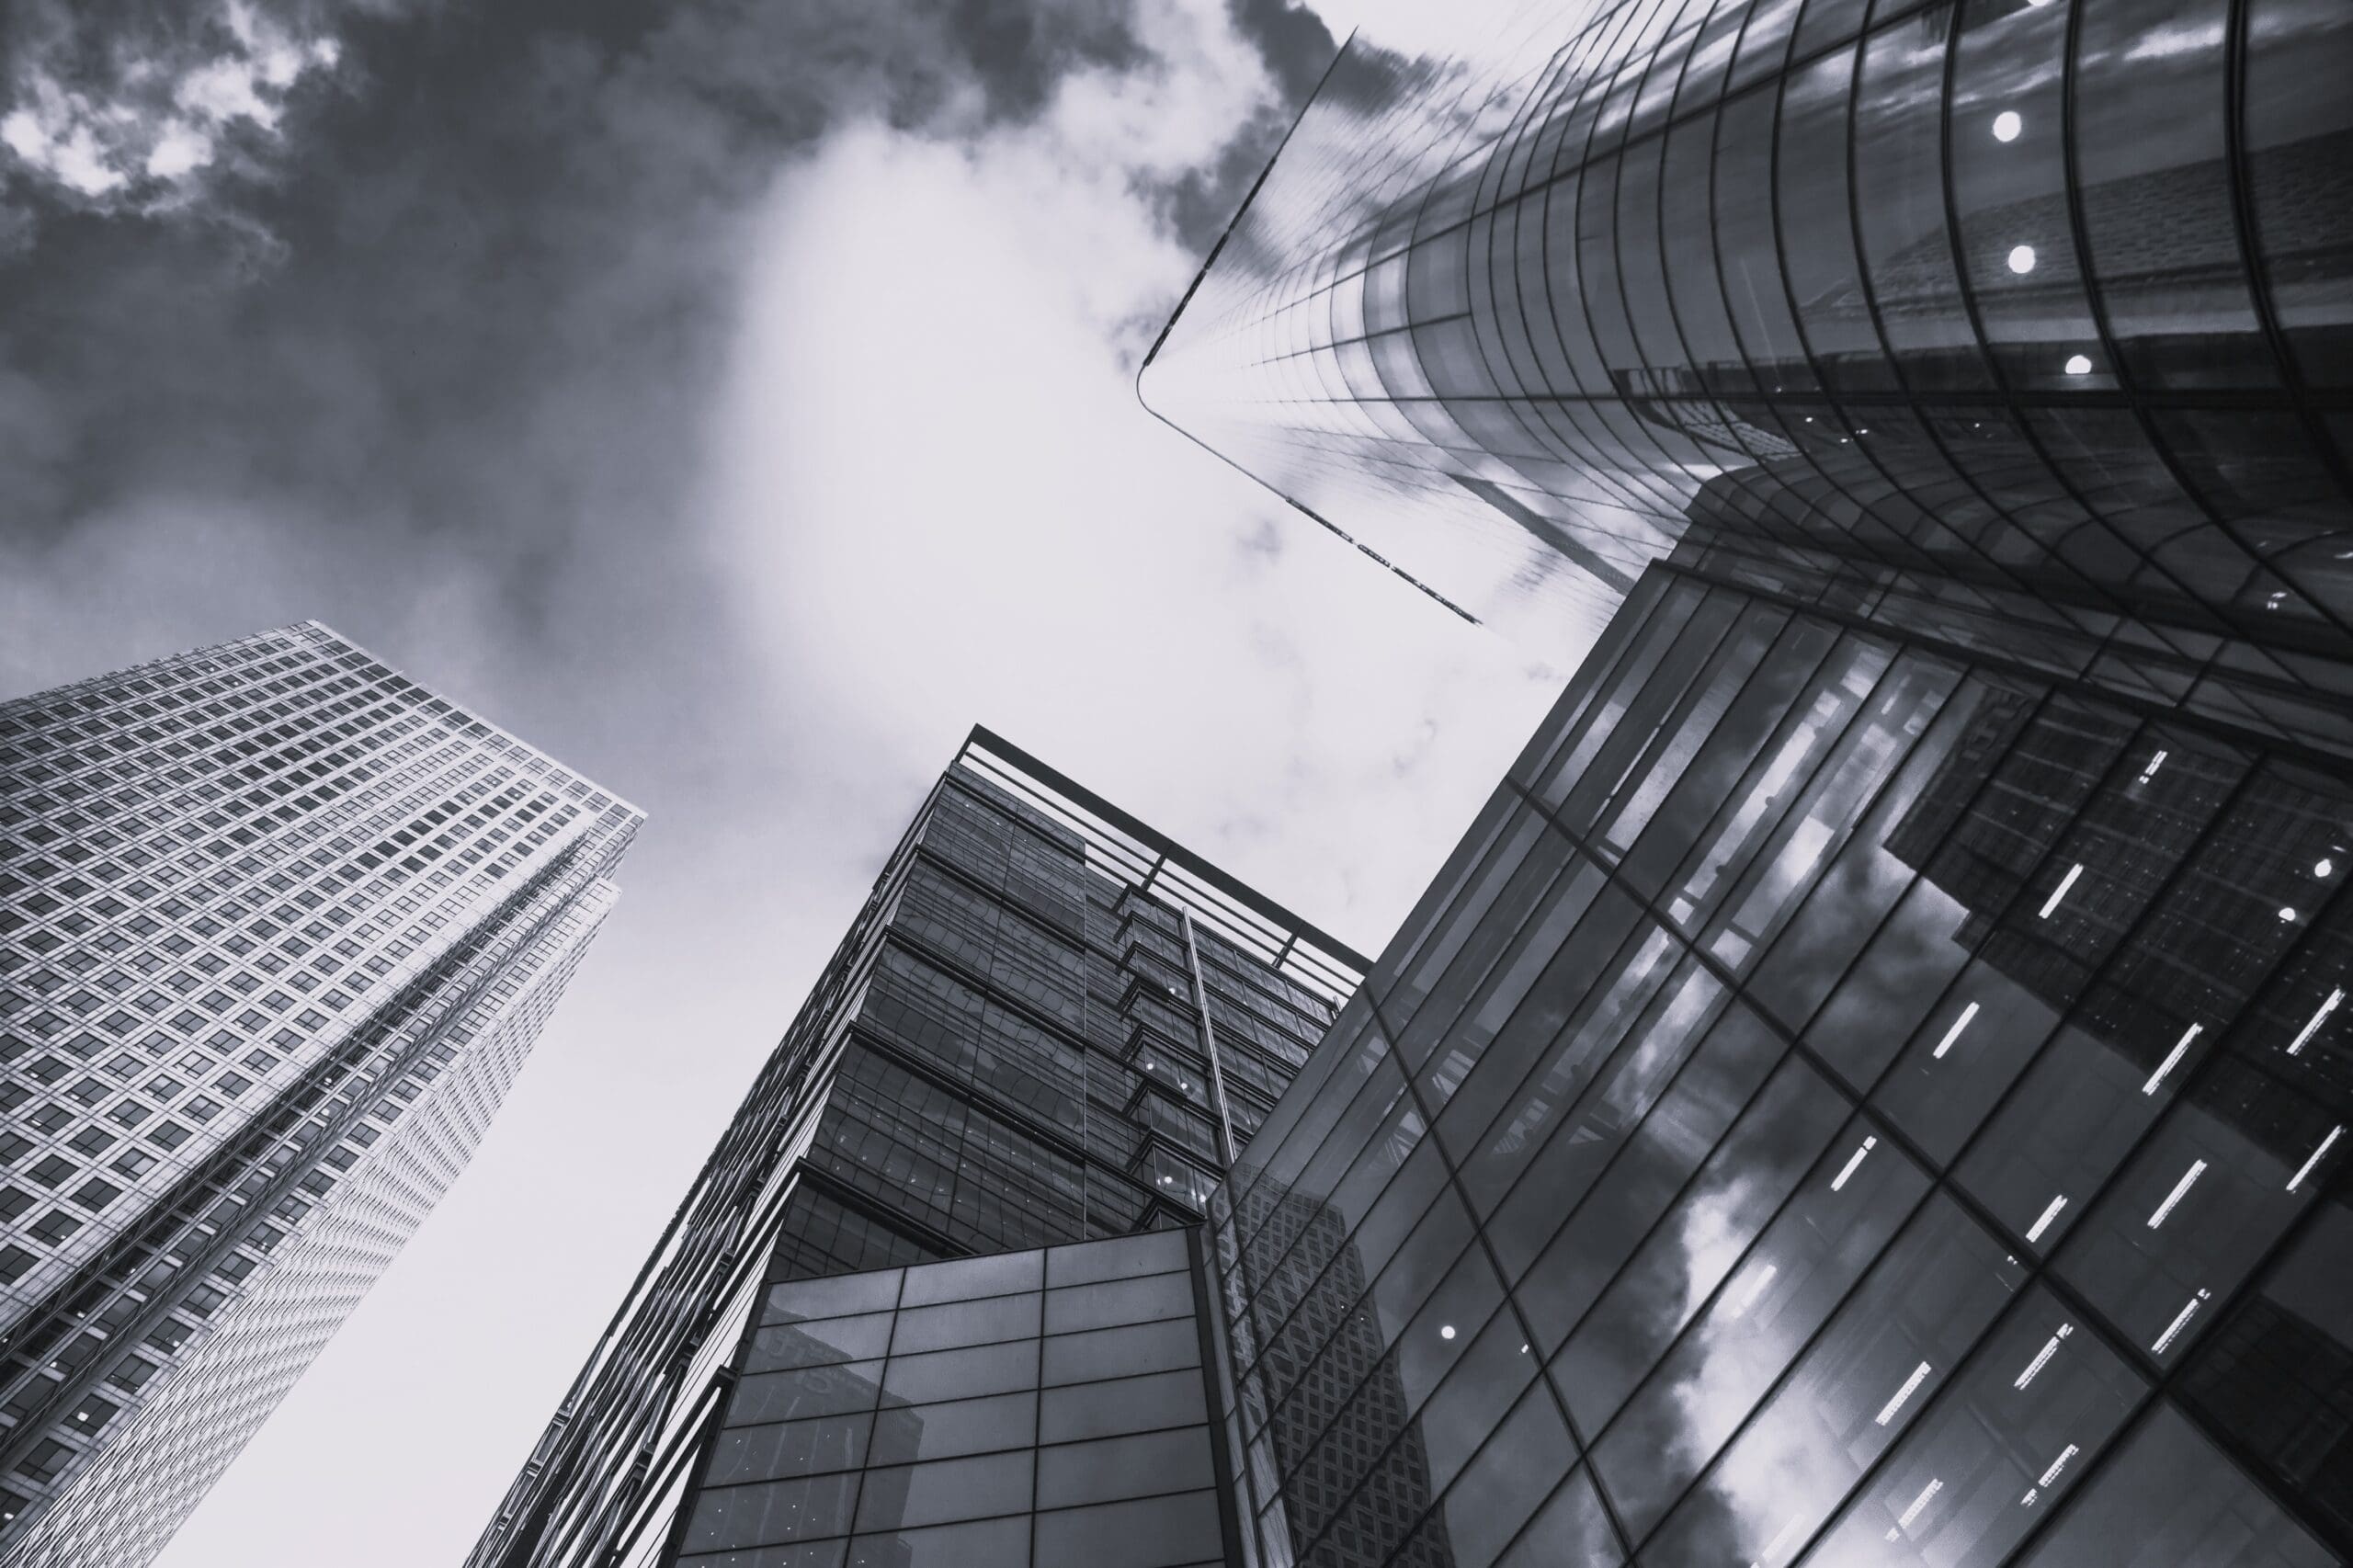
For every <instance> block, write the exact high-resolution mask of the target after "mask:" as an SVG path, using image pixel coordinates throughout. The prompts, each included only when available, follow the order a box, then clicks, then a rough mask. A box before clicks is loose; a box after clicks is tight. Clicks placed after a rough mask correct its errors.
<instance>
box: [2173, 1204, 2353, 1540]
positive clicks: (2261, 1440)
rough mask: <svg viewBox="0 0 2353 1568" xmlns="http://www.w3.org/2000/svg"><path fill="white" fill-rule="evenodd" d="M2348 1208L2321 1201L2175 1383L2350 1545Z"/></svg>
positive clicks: (2352, 1452) (2352, 1449)
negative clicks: (2260, 1283)
mask: <svg viewBox="0 0 2353 1568" xmlns="http://www.w3.org/2000/svg"><path fill="white" fill-rule="evenodd" d="M2347 1258H2353V1211H2348V1210H2347V1208H2346V1206H2345V1200H2344V1199H2342V1198H2341V1197H2339V1198H2334V1199H2327V1200H2325V1201H2324V1202H2322V1203H2321V1204H2320V1205H2319V1206H2318V1208H2317V1209H2315V1210H2314V1211H2313V1215H2312V1218H2311V1220H2310V1221H2308V1222H2307V1223H2306V1225H2305V1227H2304V1232H2303V1234H2302V1236H2300V1237H2299V1238H2297V1239H2296V1240H2295V1241H2294V1242H2292V1243H2290V1245H2289V1248H2288V1251H2287V1255H2286V1256H2284V1257H2282V1258H2281V1259H2280V1260H2279V1264H2278V1265H2277V1266H2276V1267H2273V1269H2272V1270H2271V1272H2270V1274H2269V1276H2268V1278H2266V1279H2265V1280H2264V1281H2263V1286H2262V1289H2260V1290H2257V1291H2256V1292H2255V1293H2254V1294H2253V1295H2251V1296H2250V1297H2249V1298H2248V1299H2247V1300H2246V1301H2244V1302H2242V1303H2241V1304H2240V1306H2239V1309H2238V1311H2237V1312H2234V1313H2233V1314H2232V1315H2231V1317H2230V1318H2229V1319H2228V1320H2227V1321H2225V1322H2224V1323H2223V1324H2222V1326H2221V1327H2220V1328H2218V1329H2216V1330H2215V1331H2214V1332H2213V1333H2212V1334H2211V1335H2209V1336H2208V1337H2207V1340H2206V1342H2205V1343H2204V1344H2203V1345H2201V1346H2199V1347H2198V1351H2197V1353H2196V1354H2195V1355H2194V1356H2193V1357H2192V1358H2190V1360H2189V1364H2188V1366H2187V1367H2186V1368H2185V1369H2183V1372H2182V1376H2181V1381H2180V1383H2179V1384H2178V1385H2177V1386H2178V1388H2179V1390H2180V1391H2181V1392H2182V1394H2183V1397H2184V1398H2185V1399H2186V1400H2188V1402H2189V1403H2193V1404H2195V1405H2197V1406H2198V1407H2199V1409H2200V1410H2201V1411H2203V1412H2204V1413H2205V1414H2206V1415H2207V1416H2208V1417H2209V1419H2210V1420H2211V1421H2212V1422H2213V1423H2214V1424H2215V1425H2216V1426H2220V1427H2221V1428H2222V1430H2223V1431H2224V1432H2226V1433H2228V1434H2229V1435H2230V1436H2232V1437H2234V1438H2236V1439H2237V1441H2238V1442H2239V1443H2240V1444H2241V1445H2243V1448H2242V1452H2243V1453H2244V1454H2251V1455H2253V1456H2255V1462H2257V1463H2261V1464H2264V1465H2267V1466H2268V1467H2269V1469H2270V1471H2271V1473H2272V1475H2273V1476H2274V1477H2275V1478H2276V1479H2277V1480H2278V1481H2279V1483H2280V1484H2282V1485H2283V1486H2285V1487H2286V1488H2288V1489H2289V1490H2290V1491H2291V1492H2292V1493H2293V1494H2296V1495H2297V1497H2298V1498H2299V1500H2300V1501H2301V1502H2302V1504H2303V1506H2305V1507H2306V1508H2308V1509H2310V1510H2311V1511H2312V1512H2313V1514H2315V1515H2317V1516H2318V1517H2322V1518H2325V1519H2326V1520H2328V1521H2329V1522H2330V1523H2332V1524H2333V1525H2334V1526H2335V1527H2336V1530H2337V1531H2338V1533H2339V1536H2340V1539H2353V1419H2348V1415H2353V1291H2348V1290H2346V1289H2345V1280H2344V1275H2345V1268H2346V1260H2347Z"/></svg>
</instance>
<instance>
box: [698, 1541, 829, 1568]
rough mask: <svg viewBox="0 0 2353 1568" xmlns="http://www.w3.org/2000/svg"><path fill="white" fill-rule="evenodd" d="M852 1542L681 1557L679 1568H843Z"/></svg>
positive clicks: (826, 1542) (773, 1547)
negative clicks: (844, 1556)
mask: <svg viewBox="0 0 2353 1568" xmlns="http://www.w3.org/2000/svg"><path fill="white" fill-rule="evenodd" d="M848 1544H849V1543H848V1542H847V1541H845V1540H842V1539H841V1538H840V1537H839V1536H835V1537H834V1538H833V1539H832V1540H806V1541H800V1542H796V1543H795V1544H793V1545H790V1546H759V1547H754V1548H753V1549H751V1550H750V1551H721V1552H713V1553H712V1554H711V1555H710V1556H708V1557H681V1558H679V1559H678V1568H842V1554H843V1552H844V1551H847V1549H848Z"/></svg>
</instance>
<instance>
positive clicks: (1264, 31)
mask: <svg viewBox="0 0 2353 1568" xmlns="http://www.w3.org/2000/svg"><path fill="white" fill-rule="evenodd" d="M1225 14H1226V15H1227V16H1228V17H1231V18H1232V19H1233V25H1234V28H1236V30H1238V31H1239V32H1240V33H1241V34H1242V36H1243V37H1244V38H1246V39H1248V40H1250V41H1251V42H1252V43H1254V44H1256V46H1257V49H1258V52H1259V53H1260V54H1262V55H1264V56H1265V57H1266V61H1267V70H1269V71H1271V72H1273V73H1274V76H1275V82H1276V84H1277V85H1278V86H1279V88H1280V89H1281V96H1282V97H1283V99H1284V100H1285V102H1286V103H1287V104H1288V105H1289V107H1290V109H1291V111H1292V112H1294V113H1295V112H1297V110H1298V109H1299V108H1300V107H1301V106H1302V105H1303V104H1305V103H1306V102H1307V99H1308V97H1309V95H1311V94H1313V92H1314V91H1315V84H1316V83H1317V82H1319V81H1321V80H1323V77H1324V71H1325V70H1326V69H1327V68H1328V67H1329V66H1330V65H1331V63H1332V57H1333V56H1334V55H1335V54H1336V53H1338V52H1339V49H1340V46H1339V43H1338V41H1337V40H1335V39H1334V38H1333V37H1332V29H1331V28H1327V27H1325V26H1324V18H1323V17H1319V16H1317V15H1316V14H1315V13H1314V12H1313V11H1311V10H1309V9H1308V8H1307V7H1306V6H1302V5H1300V4H1298V3H1297V0H1226V6H1225Z"/></svg>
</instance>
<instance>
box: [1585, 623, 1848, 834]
mask: <svg viewBox="0 0 2353 1568" xmlns="http://www.w3.org/2000/svg"><path fill="white" fill-rule="evenodd" d="M1785 633H1786V638H1785ZM1828 642H1829V633H1828V631H1827V630H1826V629H1824V628H1822V627H1820V626H1819V625H1816V624H1813V623H1811V622H1806V621H1800V622H1798V623H1797V625H1796V626H1795V628H1791V627H1790V615H1789V612H1788V611H1787V610H1784V609H1781V608H1779V607H1778V606H1766V605H1752V606H1750V607H1748V608H1746V609H1745V611H1744V612H1743V613H1742V616H1741V619H1740V622H1739V624H1738V625H1736V626H1735V627H1733V631H1732V633H1731V635H1730V636H1728V637H1726V638H1725V639H1724V641H1723V642H1722V645H1721V646H1720V647H1719V648H1718V649H1717V651H1716V655H1715V657H1714V658H1713V659H1712V660H1711V661H1710V663H1709V665H1708V667H1707V670H1706V673H1705V674H1704V675H1702V676H1700V678H1699V681H1698V682H1697V683H1696V684H1695V685H1694V686H1693V687H1692V688H1691V689H1690V690H1689V691H1688V692H1687V693H1685V694H1684V695H1683V697H1682V699H1681V700H1680V701H1679V702H1677V704H1676V708H1675V711H1674V713H1673V714H1672V715H1669V716H1666V717H1665V720H1664V722H1662V724H1661V726H1660V727H1659V729H1658V730H1657V731H1656V732H1655V733H1654V734H1653V735H1652V736H1650V737H1649V738H1648V742H1647V744H1643V746H1641V747H1640V755H1639V756H1637V757H1634V758H1631V759H1629V760H1628V761H1627V762H1626V764H1625V765H1624V770H1623V773H1622V775H1621V776H1620V777H1618V778H1609V777H1608V776H1606V775H1604V776H1601V777H1597V778H1594V779H1592V780H1589V781H1588V782H1587V783H1586V784H1581V785H1580V786H1579V787H1578V789H1577V790H1574V791H1572V792H1571V794H1570V796H1569V799H1568V801H1567V802H1566V804H1564V805H1563V808H1562V815H1563V820H1564V821H1566V822H1568V823H1569V824H1570V825H1571V826H1572V828H1576V827H1579V826H1580V825H1581V823H1580V819H1579V813H1580V812H1586V814H1590V815H1592V816H1593V817H1595V819H1596V820H1597V822H1598V823H1599V824H1600V829H1601V832H1600V836H1599V839H1598V841H1597V843H1596V845H1595V848H1596V850H1597V853H1601V854H1603V856H1604V858H1610V859H1614V858H1617V857H1616V856H1615V855H1610V854H1609V853H1608V851H1610V850H1615V851H1617V852H1618V853H1619V854H1623V853H1624V852H1625V851H1626V850H1627V849H1628V848H1630V847H1631V846H1632V845H1633V843H1634V841H1635V839H1636V838H1637V837H1638V836H1639V835H1641V833H1642V831H1643V828H1644V827H1645V826H1647V825H1648V824H1649V823H1650V821H1651V819H1652V817H1653V816H1654V814H1655V813H1656V812H1658V810H1659V809H1660V807H1661V806H1662V805H1663V804H1664V803H1665V801H1666V798H1667V793H1668V791H1669V790H1672V789H1673V788H1674V787H1675V786H1676V784H1677V782H1678V781H1679V780H1680V779H1681V778H1683V776H1684V774H1685V773H1686V772H1687V771H1688V769H1689V768H1690V767H1692V765H1693V763H1694V761H1695V759H1696V758H1697V757H1698V756H1699V752H1700V749H1701V748H1702V747H1703V746H1704V745H1705V744H1706V743H1707V742H1708V740H1709V739H1710V738H1711V736H1712V735H1714V733H1716V730H1717V727H1718V726H1719V725H1720V724H1722V722H1723V721H1724V718H1725V715H1726V713H1727V712H1728V710H1731V708H1732V707H1733V699H1735V698H1737V697H1739V696H1740V695H1741V694H1742V692H1743V691H1744V690H1745V689H1748V687H1749V682H1750V681H1751V679H1752V678H1754V677H1755V676H1756V674H1757V671H1758V668H1759V666H1760V665H1764V664H1765V663H1766V661H1767V657H1768V651H1769V650H1772V649H1774V648H1775V646H1776V644H1777V643H1779V644H1781V645H1783V646H1786V647H1789V648H1790V649H1792V650H1794V652H1793V653H1792V654H1791V656H1792V657H1793V658H1795V659H1796V660H1797V661H1798V662H1799V663H1800V664H1801V665H1802V666H1803V668H1804V669H1807V670H1811V669H1812V668H1813V665H1814V664H1815V663H1816V662H1818V661H1819V660H1820V659H1821V657H1822V653H1823V650H1824V648H1825V647H1827V645H1828ZM1630 738H1631V737H1630ZM1605 788H1606V789H1607V791H1608V798H1607V803H1606V804H1604V803H1603V802H1602V801H1601V800H1600V799H1599V796H1600V794H1601V791H1602V790H1603V789H1605ZM1588 806H1589V807H1590V810H1589V811H1588V810H1587V808H1588Z"/></svg>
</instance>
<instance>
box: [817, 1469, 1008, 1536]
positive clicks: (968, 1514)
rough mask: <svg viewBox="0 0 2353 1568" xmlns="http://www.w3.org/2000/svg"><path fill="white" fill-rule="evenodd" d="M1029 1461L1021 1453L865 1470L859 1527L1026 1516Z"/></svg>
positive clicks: (866, 1528)
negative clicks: (1011, 1515)
mask: <svg viewBox="0 0 2353 1568" xmlns="http://www.w3.org/2000/svg"><path fill="white" fill-rule="evenodd" d="M1030 1460H1031V1454H1030V1450H1029V1449H1018V1450H1017V1451H1015V1452H1012V1453H1004V1454H983V1455H980V1456H978V1457H976V1458H971V1459H953V1460H933V1461H931V1462H929V1463H926V1464H911V1465H893V1466H891V1467H888V1468H876V1469H873V1470H869V1471H866V1477H865V1484H864V1485H863V1486H862V1487H860V1488H859V1490H858V1528H859V1529H860V1530H861V1531H864V1530H890V1529H897V1528H900V1527H902V1526H904V1525H938V1524H946V1523H948V1522H949V1521H950V1520H953V1519H984V1518H987V1517H990V1516H992V1515H995V1514H1016V1513H1025V1512H1027V1511H1028V1510H1029V1498H1030V1494H1031V1484H1032V1483H1031V1477H1030Z"/></svg>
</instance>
